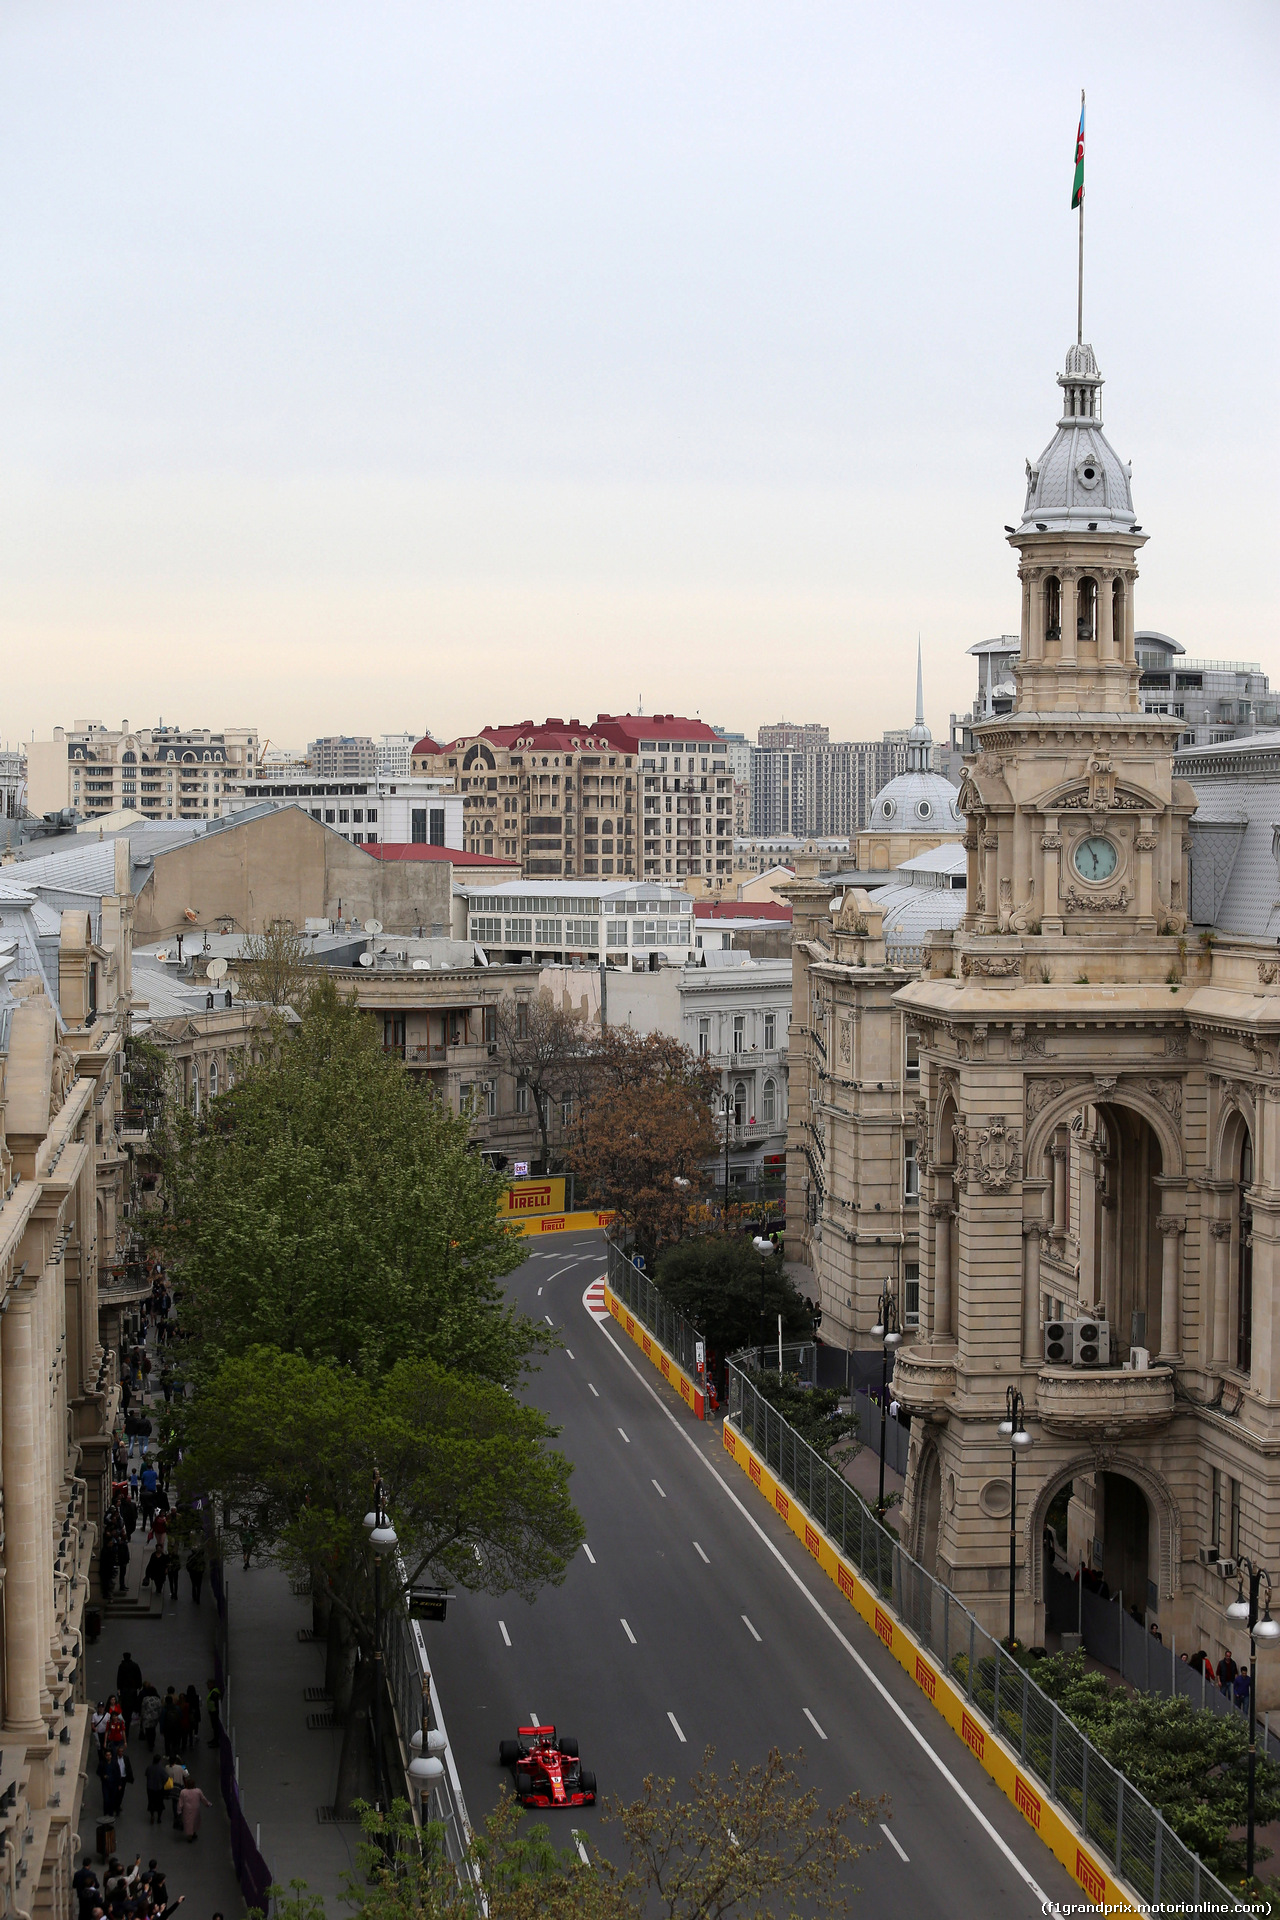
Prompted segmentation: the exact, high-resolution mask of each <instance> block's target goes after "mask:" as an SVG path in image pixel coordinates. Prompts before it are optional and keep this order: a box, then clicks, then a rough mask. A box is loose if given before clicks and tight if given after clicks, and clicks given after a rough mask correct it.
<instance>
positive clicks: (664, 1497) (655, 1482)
mask: <svg viewBox="0 0 1280 1920" xmlns="http://www.w3.org/2000/svg"><path fill="white" fill-rule="evenodd" d="M650 1484H651V1485H652V1486H655V1487H658V1483H657V1481H656V1480H654V1481H652V1482H651V1483H650ZM658 1492H659V1493H662V1488H661V1487H658ZM662 1497H663V1499H664V1500H665V1499H666V1497H667V1496H666V1494H665V1493H662Z"/></svg>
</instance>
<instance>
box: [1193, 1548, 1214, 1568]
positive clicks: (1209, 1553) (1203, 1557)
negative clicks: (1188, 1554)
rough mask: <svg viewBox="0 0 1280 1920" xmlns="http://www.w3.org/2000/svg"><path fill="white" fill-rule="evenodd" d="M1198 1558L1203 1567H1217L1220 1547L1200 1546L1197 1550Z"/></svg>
mask: <svg viewBox="0 0 1280 1920" xmlns="http://www.w3.org/2000/svg"><path fill="white" fill-rule="evenodd" d="M1196 1558H1197V1560H1198V1561H1199V1562H1200V1565H1201V1566H1202V1567H1216V1566H1217V1564H1218V1549H1217V1548H1216V1547H1199V1548H1197V1550H1196Z"/></svg>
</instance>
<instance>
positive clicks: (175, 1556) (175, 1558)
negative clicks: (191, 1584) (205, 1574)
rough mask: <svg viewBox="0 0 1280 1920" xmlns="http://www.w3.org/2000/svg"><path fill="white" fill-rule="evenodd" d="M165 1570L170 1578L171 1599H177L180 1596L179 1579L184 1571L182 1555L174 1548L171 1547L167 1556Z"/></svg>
mask: <svg viewBox="0 0 1280 1920" xmlns="http://www.w3.org/2000/svg"><path fill="white" fill-rule="evenodd" d="M165 1572H166V1574H167V1575H168V1579H169V1597H170V1599H173V1600H176V1599H177V1597H178V1580H179V1577H180V1576H181V1573H182V1555H181V1554H180V1553H178V1552H176V1551H175V1550H174V1549H173V1548H170V1550H169V1552H168V1554H167V1555H166V1557H165Z"/></svg>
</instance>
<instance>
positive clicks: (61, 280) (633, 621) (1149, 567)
mask: <svg viewBox="0 0 1280 1920" xmlns="http://www.w3.org/2000/svg"><path fill="white" fill-rule="evenodd" d="M372 17H373V21H374V26H373V29H372V30H371V31H360V32H357V30H356V21H355V16H354V14H353V13H351V12H350V10H348V9H344V8H340V7H333V6H327V7H326V6H319V7H313V8H310V9H308V10H307V11H306V12H305V13H303V12H302V11H301V10H298V11H296V12H290V11H289V10H287V9H286V10H284V11H283V12H282V13H280V14H278V15H275V16H273V21H272V26H271V30H270V31H264V30H263V29H262V22H261V17H260V15H258V14H257V12H256V11H254V10H250V9H247V8H239V9H237V8H231V9H228V10H224V11H223V12H221V13H220V14H219V16H218V20H217V22H216V23H214V22H210V21H207V20H196V19H195V18H194V16H184V15H178V16H170V15H167V14H166V15H161V14H159V13H158V12H151V11H149V10H148V9H146V8H143V9H140V10H138V11H137V12H135V13H133V14H130V15H126V16H124V18H123V20H122V19H121V17H120V16H118V15H117V14H115V13H114V12H113V13H111V14H108V13H107V12H106V10H105V9H102V8H101V7H97V6H93V5H86V6H83V7H81V8H80V9H79V10H78V11H76V12H74V13H73V14H72V15H70V16H66V15H60V16H57V17H55V16H52V15H49V14H48V13H47V12H46V10H43V9H38V8H34V7H26V8H21V7H20V8H18V9H17V10H15V11H13V12H11V13H10V15H9V16H8V20H7V24H6V27H5V29H4V33H5V43H6V51H7V55H8V58H7V60H6V62H5V64H4V76H3V79H0V86H2V87H3V89H4V94H3V98H4V101H5V109H6V111H5V123H6V126H7V129H8V131H7V135H6V149H7V155H8V159H9V163H10V166H9V170H10V175H11V178H12V179H13V180H15V181H17V182H20V190H19V191H17V192H11V193H10V195H8V196H7V198H6V203H5V207H4V210H3V213H2V214H0V218H2V219H3V223H4V225H3V231H4V240H5V248H6V257H7V260H8V262H9V282H8V289H7V291H8V299H7V302H6V306H5V309H4V320H3V323H2V324H3V353H2V354H0V360H2V362H3V367H4V372H3V374H2V375H0V406H3V422H4V424H3V432H2V433H0V448H2V449H3V450H2V452H0V490H2V496H3V501H4V514H3V525H4V528H5V531H4V535H3V550H2V551H0V634H2V635H3V638H4V642H5V645H6V651H7V654H8V657H9V659H10V660H11V661H12V662H13V671H12V672H11V676H10V683H9V689H8V691H9V700H8V702H7V706H6V717H5V725H4V729H3V730H4V732H5V734H6V735H7V736H9V737H12V738H17V737H21V738H27V737H29V736H30V733H31V731H32V729H33V728H34V729H35V731H36V733H37V735H38V736H39V735H44V734H47V733H48V732H49V731H50V729H51V728H52V727H53V726H54V725H55V724H64V725H66V724H69V723H70V722H71V720H72V719H73V718H74V717H78V716H80V715H82V714H85V713H95V714H101V716H102V717H103V718H104V719H107V720H110V721H112V722H113V723H114V722H115V721H117V720H118V719H119V717H120V714H119V712H118V711H117V709H123V711H124V712H127V713H129V714H130V715H134V714H135V713H139V714H140V713H143V712H144V711H145V713H146V717H147V719H148V720H149V721H150V720H152V719H154V718H155V717H156V715H157V714H158V713H160V712H164V713H173V714H174V715H177V716H179V717H181V718H182V719H183V720H184V721H185V722H186V723H188V724H210V723H212V724H217V725H223V724H234V723H236V722H239V723H243V724H253V725H256V726H258V727H259V728H260V730H261V732H262V733H263V734H264V735H266V736H270V737H271V738H273V739H283V740H285V741H286V742H288V743H290V744H294V745H301V744H304V743H305V741H306V740H308V739H310V738H313V737H315V736H316V735H318V734H320V733H323V732H326V731H329V730H331V729H333V728H334V727H341V728H342V729H343V730H350V731H353V732H360V733H370V734H373V735H376V734H377V733H379V732H380V731H381V730H383V729H384V728H385V727H387V726H395V725H397V724H400V723H401V722H402V721H407V722H408V723H410V724H413V725H417V724H420V723H422V724H426V723H430V724H431V725H433V726H435V727H437V728H438V729H439V730H440V731H442V732H444V733H446V734H456V733H458V732H461V731H462V730H464V729H465V728H467V727H469V726H471V727H474V726H476V725H479V724H482V723H485V722H488V721H492V720H494V719H495V718H496V717H509V716H515V715H518V714H521V713H526V712H527V713H535V714H543V713H547V712H553V713H554V712H568V711H570V710H571V708H572V710H580V709H581V706H582V705H584V704H590V703H591V702H594V703H595V705H596V706H597V707H600V708H603V709H607V710H611V711H615V712H618V711H623V710H632V711H634V710H635V709H636V707H637V705H638V703H639V702H640V701H641V700H643V704H644V707H645V708H646V709H647V710H650V711H652V710H654V709H658V710H666V711H671V710H675V711H685V712H694V713H700V714H701V716H702V717H703V718H706V719H714V720H716V721H718V722H720V723H722V724H724V725H726V726H728V727H730V728H740V729H742V730H743V731H746V732H748V733H754V731H755V728H756V726H757V725H759V724H760V723H761V722H762V721H765V720H767V719H769V718H771V717H773V716H776V714H777V713H778V712H779V711H780V710H785V711H787V712H802V711H803V712H807V713H809V714H811V715H813V716H815V717H817V718H819V719H821V720H822V721H823V722H824V723H825V724H827V725H829V726H830V728H831V731H832V735H833V737H839V738H874V737H876V736H878V735H879V734H880V733H881V732H882V731H883V730H884V729H885V728H886V727H894V726H896V725H900V724H901V717H902V713H903V707H904V696H903V689H904V687H905V686H906V685H908V684H909V674H910V668H911V664H912V655H913V653H914V645H915V638H916V634H917V631H921V632H923V635H924V649H925V664H926V679H927V685H928V688H929V711H930V714H931V716H932V724H933V727H934V731H935V734H940V733H941V731H942V724H941V723H942V720H943V717H944V716H945V714H946V713H947V712H949V711H950V710H953V709H954V710H956V711H962V710H963V708H964V707H965V706H966V705H967V704H968V700H969V698H970V692H971V683H970V667H969V662H968V660H967V658H966V649H967V648H968V647H969V646H970V645H972V644H973V643H974V641H976V640H981V639H984V638H987V637H989V636H991V635H993V634H997V633H999V632H1001V631H1002V630H1007V629H1008V628H1009V627H1010V626H1011V625H1013V624H1014V621H1015V610H1014V607H1013V604H1012V601H1011V597H1010V594H1009V591H1008V581H1007V574H1006V569H1007V554H1006V553H1005V552H1004V551H1003V548H1002V543H1001V532H1000V529H1001V527H1002V526H1003V525H1004V524H1006V523H1007V522H1010V521H1016V520H1017V518H1018V513H1019V508H1020V500H1021V490H1022V484H1023V476H1022V472H1021V466H1020V460H1019V459H1018V458H1013V459H1011V458H1010V454H1009V449H1010V447H1017V448H1018V449H1019V450H1020V453H1022V452H1025V454H1026V455H1027V456H1028V457H1030V458H1031V459H1034V458H1035V457H1036V456H1037V454H1038V453H1039V450H1040V449H1041V447H1042V446H1043V445H1044V443H1045V441H1046V440H1047V438H1048V437H1049V434H1050V433H1051V431H1052V427H1053V422H1054V418H1055V416H1056V406H1055V403H1056V400H1057V389H1056V387H1055V385H1054V379H1055V375H1056V372H1057V371H1058V369H1059V368H1060V366H1061V363H1062V354H1063V350H1064V348H1065V347H1066V345H1067V344H1068V342H1069V340H1070V339H1071V338H1072V334H1073V327H1074V319H1075V314H1074V305H1075V222H1074V220H1073V219H1072V217H1071V214H1070V212H1069V208H1068V201H1069V197H1070V184H1071V155H1072V143H1073V138H1074V130H1075V120H1076V115H1077V112H1078V90H1079V83H1080V82H1083V83H1084V84H1086V85H1087V86H1088V88H1089V100H1090V122H1089V162H1088V188H1087V200H1086V207H1087V229H1086V262H1085V306H1084V313H1085V337H1086V338H1087V339H1090V340H1092V341H1093V343H1094V345H1095V348H1096V351H1097V354H1098V358H1099V362H1100V364H1101V367H1102V371H1103V373H1104V375H1105V376H1106V377H1107V381H1108V385H1107V389H1106V392H1105V395H1104V399H1105V402H1106V421H1107V429H1108V432H1109V433H1110V434H1111V436H1112V438H1113V439H1114V442H1115V444H1116V446H1117V449H1118V450H1119V452H1120V454H1121V457H1122V458H1124V459H1130V458H1132V459H1133V461H1134V464H1135V472H1134V489H1135V500H1136V502H1137V508H1138V512H1139V514H1140V515H1141V516H1142V519H1143V522H1144V525H1146V527H1147V528H1148V530H1149V531H1150V532H1151V533H1152V534H1153V536H1154V537H1153V539H1152V543H1151V547H1150V549H1149V550H1148V553H1147V555H1146V558H1145V560H1144V608H1145V611H1146V615H1147V619H1148V621H1149V624H1150V625H1152V626H1153V627H1156V628H1159V629H1161V630H1164V631H1167V632H1170V633H1172V634H1174V635H1175V636H1176V637H1177V638H1179V639H1180V640H1181V641H1182V643H1183V644H1184V645H1185V646H1186V647H1187V650H1188V652H1190V653H1194V654H1196V655H1208V656H1214V657H1237V658H1238V657H1244V658H1257V659H1259V660H1260V661H1261V663H1262V665H1263V667H1264V668H1265V669H1266V670H1268V671H1269V672H1271V673H1272V675H1273V678H1274V677H1275V667H1274V664H1273V659H1272V657H1271V656H1272V653H1273V647H1272V632H1273V626H1274V610H1273V599H1274V596H1273V592H1272V589H1271V575H1270V568H1269V566H1268V564H1267V562H1268V559H1269V548H1270V546H1271V544H1272V541H1271V528H1272V527H1273V525H1274V522H1275V517H1276V516H1275V504H1276V503H1275V478H1274V471H1273V462H1272V461H1271V458H1270V451H1271V447H1272V445H1273V444H1274V437H1275V434H1274V428H1275V382H1274V374H1273V372H1272V370H1271V368H1272V361H1271V356H1270V354H1269V352H1268V347H1269V332H1270V327H1269V320H1270V316H1271V314H1272V313H1273V312H1274V267H1273V265H1272V262H1273V259H1274V252H1275V250H1274V248H1273V247H1268V246H1267V244H1266V243H1265V234H1266V233H1267V232H1269V231H1273V229H1274V214H1273V211H1272V208H1271V206H1270V204H1269V196H1268V195H1267V194H1266V183H1267V181H1268V179H1269V177H1270V175H1271V173H1272V172H1273V171H1274V167H1273V165H1272V164H1269V162H1273V161H1274V133H1273V131H1272V129H1271V128H1270V126H1269V125H1267V124H1266V105H1267V101H1268V99H1269V97H1270V94H1271V91H1272V88H1273V84H1274V77H1275V68H1276V58H1275V54H1276V27H1275V22H1274V19H1273V18H1271V17H1270V16H1268V15H1267V14H1266V13H1265V12H1264V11H1263V10H1262V9H1260V8H1251V7H1247V6H1246V7H1239V8H1235V9H1232V10H1230V11H1229V13H1227V14H1226V15H1218V16H1216V17H1215V18H1214V20H1213V21H1212V22H1209V23H1206V22H1205V21H1204V20H1203V18H1202V17H1201V16H1199V15H1198V14H1195V13H1193V12H1192V11H1191V10H1190V9H1189V8H1184V9H1178V10H1175V11H1174V13H1173V14H1170V13H1169V12H1168V11H1164V12H1162V13H1160V14H1157V13H1155V11H1154V10H1152V9H1149V8H1138V7H1135V8H1132V9H1129V10H1127V11H1126V12H1125V13H1124V14H1123V15H1122V16H1120V17H1119V18H1118V19H1116V18H1113V19H1109V20H1108V22H1107V25H1106V29H1105V33H1103V32H1102V31H1101V30H1100V31H1099V35H1098V37H1097V39H1096V40H1095V41H1093V42H1092V43H1088V42H1086V44H1084V45H1083V46H1082V47H1080V48H1079V49H1077V50H1076V55H1077V63H1078V65H1079V67H1080V72H1079V73H1075V72H1073V73H1072V74H1070V75H1067V74H1066V73H1064V72H1063V70H1062V60H1061V49H1060V46H1059V44H1058V38H1057V34H1056V29H1055V27H1054V24H1053V23H1052V22H1051V21H1049V20H1047V19H1046V20H1037V19H1032V20H1028V19H1027V18H1026V17H1025V15H1024V14H1021V13H1015V12H1014V11H1013V9H1012V8H1011V7H994V8H992V9H990V10H989V11H987V12H986V13H984V15H983V16H982V18H981V19H980V20H979V21H978V22H977V23H974V22H973V21H971V20H968V19H966V20H963V21H961V20H958V19H956V18H955V17H953V15H952V13H951V12H950V10H948V9H945V8H941V7H934V8H928V9H925V10H924V11H923V12H922V13H921V14H920V15H919V16H916V17H913V18H911V19H906V18H898V17H894V18H891V19H888V20H886V19H884V18H882V17H881V16H879V15H875V16H873V15H872V14H871V13H870V11H869V10H866V9H855V10H853V11H852V12H845V13H841V12H836V11H834V10H818V11H817V12H815V13H813V14H811V15H808V16H806V18H805V19H804V21H803V22H796V21H794V20H788V21H787V22H785V23H784V22H782V21H780V20H779V19H776V18H775V17H774V16H773V15H771V14H770V13H769V12H768V10H766V9H759V8H757V9H749V10H747V12H746V13H742V12H740V11H737V10H735V12H734V14H733V15H732V16H731V15H730V14H729V13H728V11H727V10H724V9H719V8H715V7H709V8H707V9H705V10H702V11H701V12H700V13H699V14H698V15H697V16H696V17H695V18H692V19H688V18H685V17H684V16H677V14H675V13H674V12H664V11H662V10H659V11H657V12H655V13H648V14H646V15H645V16H644V17H643V19H641V18H638V17H637V18H634V19H627V18H624V17H620V16H610V17H609V18H608V19H603V18H599V17H594V16H591V15H589V14H586V13H583V12H581V11H580V10H576V9H573V8H557V9H553V10H552V11H551V12H550V13H544V14H541V15H539V16H538V20H537V22H536V24H535V23H531V21H530V19H529V17H528V16H525V15H522V14H521V13H520V12H519V11H518V10H514V9H504V8H501V7H490V8H488V9H485V10H482V11H481V12H480V13H478V14H469V15H467V16H466V17H465V19H464V18H463V17H462V16H449V15H446V14H443V13H438V14H437V13H428V14H427V15H425V16H423V15H419V14H416V13H413V12H410V11H406V10H400V9H396V8H386V9H383V10H380V11H377V12H375V14H374V15H373V16H372ZM367 20H368V16H361V26H362V28H363V27H364V26H365V24H366V22H367ZM731 21H732V25H733V27H734V31H733V33H732V34H730V33H729V30H728V29H729V25H730V22H731ZM268 102H269V103H270V109H271V111H270V112H269V113H268V112H266V111H265V103H268ZM1175 162H1177V164H1176V166H1175V164H1174V163H1175ZM1192 236H1194V239H1193V238H1192ZM1192 249H1194V271H1190V270H1189V268H1190V264H1191V261H1192ZM1227 291H1229V296H1230V297H1229V298H1228V297H1224V294H1225V293H1226V292H1227ZM1171 306H1172V308H1173V309H1174V311H1175V312H1176V320H1175V321H1174V322H1173V323H1172V324H1171V323H1170V308H1171ZM1154 316H1158V317H1159V321H1160V324H1159V325H1152V324H1151V321H1152V318H1153V317H1154ZM1188 391H1190V393H1191V394H1192V396H1193V399H1194V404H1193V405H1191V406H1189V407H1188V406H1187V405H1186V404H1185V396H1186V395H1187V393H1188ZM51 657H52V658H56V660H57V661H58V668H59V670H58V672H57V673H56V674H51V673H50V672H49V671H48V670H47V663H48V661H49V659H50V658H51ZM495 684H497V685H500V686H501V687H502V688H503V689H504V693H503V699H502V701H501V703H495V702H494V700H493V698H492V694H491V689H492V687H493V686H494V685H495ZM72 688H74V692H72V691H70V689H72ZM583 689H589V693H590V697H589V699H588V697H587V695H586V693H584V692H583V691H582V690H583ZM126 690H127V698H126V697H125V693H126ZM499 704H500V707H501V709H502V713H501V716H499V715H497V714H496V713H495V706H496V705H499ZM419 714H420V720H419V719H416V718H414V717H413V716H415V715H419Z"/></svg>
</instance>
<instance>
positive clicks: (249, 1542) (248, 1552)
mask: <svg viewBox="0 0 1280 1920" xmlns="http://www.w3.org/2000/svg"><path fill="white" fill-rule="evenodd" d="M256 1540H257V1535H256V1534H255V1532H254V1530H253V1522H252V1520H243V1521H242V1522H241V1523H240V1546H241V1548H242V1550H243V1552H244V1570H245V1572H246V1573H248V1571H249V1562H250V1560H252V1558H253V1549H254V1544H255V1542H256Z"/></svg>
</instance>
